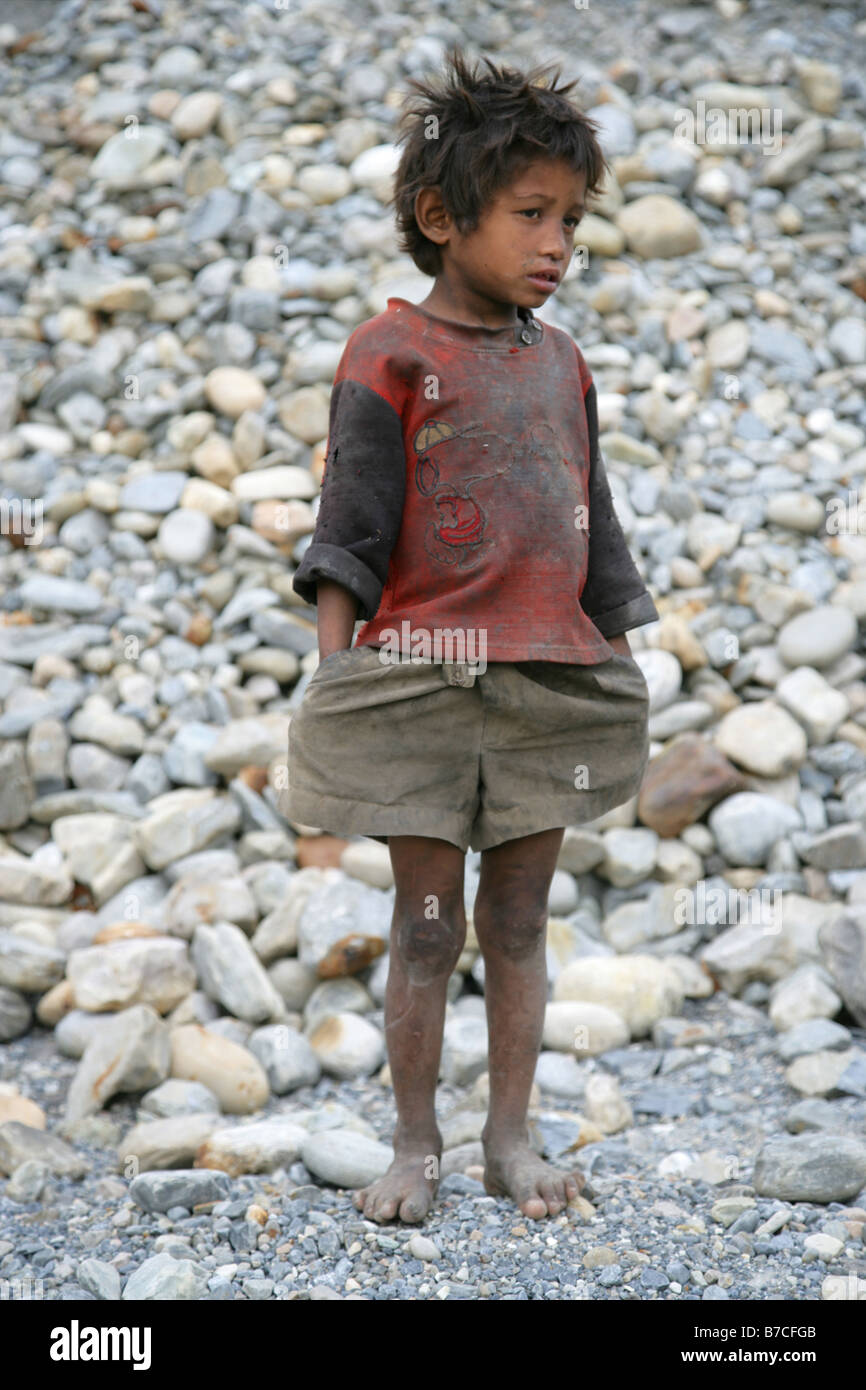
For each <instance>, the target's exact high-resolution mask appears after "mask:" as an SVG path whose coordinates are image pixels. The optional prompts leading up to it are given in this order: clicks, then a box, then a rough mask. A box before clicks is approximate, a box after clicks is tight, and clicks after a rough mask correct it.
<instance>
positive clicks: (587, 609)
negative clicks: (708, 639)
mask: <svg viewBox="0 0 866 1390" xmlns="http://www.w3.org/2000/svg"><path fill="white" fill-rule="evenodd" d="M584 402H585V405H586V420H587V426H588V433H589V459H590V466H589V499H588V506H589V559H588V563H587V573H586V583H585V584H584V586H583V592H582V593H581V596H580V604H581V607H582V609H583V611H584V613H585V614H586V616H587V617H588V618H589V619H590V620H591V621H592V622H593V623H594V624H595V626H596V627H597V628H598V630H599V632H600V633H601V635H602V636H603V637H618V636H619V635H620V634H621V633H623V632H628V630H629V628H632V627H641V626H642V625H643V624H644V623H654V622H656V621H657V620H658V616H659V615H658V611H657V609H656V606H655V604H654V603H653V600H652V596H651V594H650V592H649V590H648V588H647V586H646V584H645V583H644V581H643V580H642V579H641V576H640V573H639V571H638V568H637V565H636V564H635V562H634V560H633V559H632V557H631V553H630V551H629V548H628V544H627V542H626V539H625V536H624V535H623V530H622V527H621V526H620V524H619V520H618V518H617V515H616V512H615V511H614V506H613V498H612V496H611V492H610V484H609V483H608V481H607V473H606V472H605V467H604V461H603V459H602V456H601V449H600V448H599V442H598V402H597V400H596V392H595V385H594V384H591V385H590V386H589V388H588V389H587V392H586V395H585V396H584Z"/></svg>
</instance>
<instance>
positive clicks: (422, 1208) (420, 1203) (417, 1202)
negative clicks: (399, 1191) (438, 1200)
mask: <svg viewBox="0 0 866 1390" xmlns="http://www.w3.org/2000/svg"><path fill="white" fill-rule="evenodd" d="M429 1210H430V1202H429V1200H428V1198H427V1197H426V1196H424V1197H422V1196H421V1195H420V1194H416V1195H414V1196H412V1197H407V1198H406V1200H405V1202H404V1203H403V1205H402V1206H401V1208H400V1220H401V1221H405V1222H406V1223H407V1224H409V1225H415V1224H417V1223H418V1222H419V1221H423V1220H424V1217H425V1216H426V1215H427V1212H428V1211H429Z"/></svg>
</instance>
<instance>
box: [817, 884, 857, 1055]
mask: <svg viewBox="0 0 866 1390" xmlns="http://www.w3.org/2000/svg"><path fill="white" fill-rule="evenodd" d="M818 940H819V942H820V946H821V950H822V952H823V955H824V961H825V963H826V965H827V967H828V969H829V971H830V973H831V975H832V976H833V982H834V984H835V986H836V989H837V990H838V991H839V994H840V995H841V997H842V1001H843V1003H844V1004H845V1007H846V1008H847V1009H848V1010H850V1012H851V1013H852V1014H853V1015H854V1018H855V1019H856V1020H857V1022H858V1024H859V1025H860V1027H861V1028H866V906H864V907H861V908H850V909H848V910H847V911H846V912H844V913H842V914H841V915H840V916H839V917H837V918H835V919H834V920H831V921H829V922H826V923H825V924H824V925H823V926H822V927H821V929H820V931H819V934H818Z"/></svg>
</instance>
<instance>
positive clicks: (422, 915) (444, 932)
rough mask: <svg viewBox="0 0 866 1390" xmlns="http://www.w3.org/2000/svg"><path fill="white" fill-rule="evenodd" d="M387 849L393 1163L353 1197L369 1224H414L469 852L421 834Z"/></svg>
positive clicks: (435, 1136) (426, 1193) (425, 1177)
mask: <svg viewBox="0 0 866 1390" xmlns="http://www.w3.org/2000/svg"><path fill="white" fill-rule="evenodd" d="M388 849H389V850H390V853H391V864H392V867H393V870H394V882H395V885H396V897H395V901H394V917H393V921H392V925H391V954H390V959H389V967H388V984H387V987H386V990H385V1038H386V1042H387V1046H388V1061H389V1063H390V1066H391V1079H392V1082H393V1086H394V1099H395V1101H396V1105H397V1126H396V1129H395V1131H394V1162H393V1163H392V1164H391V1167H390V1168H389V1169H388V1172H387V1173H386V1174H385V1175H384V1177H382V1178H379V1179H378V1181H377V1182H374V1183H372V1184H371V1185H370V1186H369V1187H366V1188H364V1189H363V1190H362V1191H360V1192H358V1193H356V1195H355V1205H356V1206H357V1207H359V1208H360V1209H361V1210H362V1211H363V1213H364V1215H365V1216H366V1217H368V1219H370V1220H372V1221H391V1220H393V1218H394V1217H395V1216H397V1215H398V1214H399V1216H400V1219H401V1221H410V1222H416V1221H422V1220H423V1219H424V1217H425V1216H426V1214H427V1212H428V1211H429V1210H430V1207H431V1206H432V1204H433V1198H434V1197H435V1195H436V1187H437V1185H438V1184H437V1180H438V1171H439V1159H440V1157H441V1154H442V1135H441V1133H440V1131H439V1126H438V1125H437V1123H436V1107H435V1101H436V1082H437V1080H438V1078H439V1061H440V1057H441V1054H442V1029H443V1026H444V1022H445V1003H446V991H447V986H448V980H449V978H450V976H451V974H452V973H453V970H454V967H455V965H456V964H457V960H458V958H459V956H460V952H461V951H462V949H463V943H464V941H465V940H466V912H465V908H464V903H463V866H464V861H465V856H464V854H463V852H462V850H460V849H458V848H457V846H456V845H452V844H451V843H450V842H449V841H447V840H436V839H431V838H429V837H426V836H420V835H389V836H388ZM431 1158H432V1159H435V1163H434V1164H431V1162H430V1160H431ZM431 1169H432V1170H433V1171H432V1172H431Z"/></svg>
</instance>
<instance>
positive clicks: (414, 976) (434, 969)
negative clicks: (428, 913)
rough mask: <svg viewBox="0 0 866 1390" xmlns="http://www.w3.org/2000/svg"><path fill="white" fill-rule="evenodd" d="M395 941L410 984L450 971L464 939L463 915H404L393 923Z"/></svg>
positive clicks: (421, 982)
mask: <svg viewBox="0 0 866 1390" xmlns="http://www.w3.org/2000/svg"><path fill="white" fill-rule="evenodd" d="M396 937H397V941H396V945H397V950H398V951H399V953H400V958H401V960H402V961H403V964H404V966H405V969H406V974H407V975H408V977H409V980H410V981H411V983H413V984H424V983H426V982H428V981H430V980H434V979H436V978H437V977H438V976H441V975H450V974H451V973H452V971H453V969H454V966H455V965H456V964H457V961H458V959H459V956H460V952H461V951H462V950H463V943H464V942H465V940H466V919H465V916H463V914H461V915H460V917H459V918H458V917H457V916H456V915H455V916H453V917H448V918H443V917H435V918H426V917H415V916H411V917H404V918H402V919H398V921H397V923H396Z"/></svg>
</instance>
